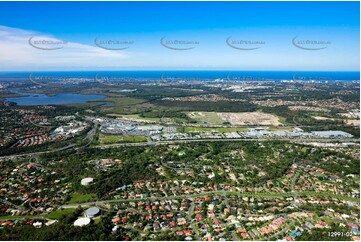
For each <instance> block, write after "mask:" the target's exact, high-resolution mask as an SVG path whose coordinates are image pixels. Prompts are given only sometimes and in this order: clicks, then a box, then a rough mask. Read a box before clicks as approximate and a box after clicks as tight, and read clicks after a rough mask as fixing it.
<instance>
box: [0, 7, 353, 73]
mask: <svg viewBox="0 0 361 242" xmlns="http://www.w3.org/2000/svg"><path fill="white" fill-rule="evenodd" d="M359 18H360V13H359V2H0V53H1V54H0V70H4V71H11V70H14V71H18V70H19V71H20V70H37V71H40V70H95V69H96V70H98V69H104V70H123V69H233V70H296V71H297V70H298V71H301V70H334V71H337V70H359V62H360V57H359V52H360V49H359V48H360V47H359V42H360V39H359V35H360V32H359V31H360V30H359V29H360V25H359ZM34 36H35V39H36V38H38V39H39V40H41V39H45V38H47V39H52V40H61V41H66V42H67V43H66V44H64V45H62V48H60V49H57V50H41V49H38V48H34V47H33V46H31V45H29V38H31V37H34ZM96 37H98V39H100V40H121V41H131V42H132V44H131V45H127V46H126V47H128V48H127V49H124V50H109V49H103V48H99V47H98V46H97V45H96V44H95V42H94V39H95V38H96ZM162 37H164V40H165V41H167V40H181V41H191V42H192V43H193V44H189V45H177V44H176V45H174V44H173V45H172V44H166V45H167V46H171V47H175V48H180V49H182V48H183V47H193V48H192V49H189V50H174V49H171V48H166V47H164V46H163V45H161V44H160V40H161V38H162ZM227 38H230V39H229V40H230V41H248V44H244V43H245V42H243V44H238V45H237V44H235V43H236V42H232V43H233V46H236V47H241V48H242V49H243V50H240V49H237V48H232V47H230V46H229V45H227V43H226V40H227ZM294 38H296V39H294ZM293 39H294V42H292V40H293ZM297 41H298V42H297ZM302 41H303V42H302ZM305 41H313V43H315V41H317V43H316V44H311V45H310V44H304V43H305ZM250 42H256V43H253V44H249V43H250ZM163 43H164V42H163ZM194 43H196V44H194ZM302 43H303V44H302ZM295 44H296V45H297V46H298V47H297V46H296V45H295ZM124 46H125V45H123V47H124ZM111 47H115V45H112V46H111ZM116 47H119V46H116ZM253 47H256V49H254V50H244V49H248V48H250V49H252V48H253ZM299 47H306V49H305V48H299ZM307 48H308V50H307ZM318 48H321V49H320V50H315V49H318ZM309 49H313V50H309Z"/></svg>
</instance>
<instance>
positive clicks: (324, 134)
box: [312, 131, 353, 139]
mask: <svg viewBox="0 0 361 242" xmlns="http://www.w3.org/2000/svg"><path fill="white" fill-rule="evenodd" d="M312 134H313V135H315V136H318V137H321V138H331V139H332V138H352V137H353V135H352V134H349V133H346V132H343V131H312Z"/></svg>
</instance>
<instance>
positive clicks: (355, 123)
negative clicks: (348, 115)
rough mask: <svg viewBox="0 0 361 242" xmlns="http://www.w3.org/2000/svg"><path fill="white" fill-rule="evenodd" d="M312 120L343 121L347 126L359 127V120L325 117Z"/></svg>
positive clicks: (316, 117)
mask: <svg viewBox="0 0 361 242" xmlns="http://www.w3.org/2000/svg"><path fill="white" fill-rule="evenodd" d="M314 119H316V120H335V121H336V120H338V121H344V122H345V123H346V124H347V125H350V126H359V125H360V120H359V119H339V118H327V117H321V116H315V117H314Z"/></svg>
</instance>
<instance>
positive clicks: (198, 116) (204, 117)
mask: <svg viewBox="0 0 361 242" xmlns="http://www.w3.org/2000/svg"><path fill="white" fill-rule="evenodd" d="M187 115H188V117H190V118H192V119H195V120H197V121H198V122H200V123H204V122H205V123H207V124H209V125H221V124H222V123H223V122H224V121H223V120H222V119H220V118H219V117H218V115H217V113H216V112H188V113H187Z"/></svg>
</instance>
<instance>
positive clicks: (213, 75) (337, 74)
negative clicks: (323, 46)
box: [0, 70, 360, 81]
mask: <svg viewBox="0 0 361 242" xmlns="http://www.w3.org/2000/svg"><path fill="white" fill-rule="evenodd" d="M30 74H32V76H33V77H54V78H57V77H59V78H71V77H79V78H81V77H83V78H94V77H95V76H96V75H97V74H98V76H99V77H102V78H103V77H108V78H113V77H114V78H132V79H133V78H139V79H150V80H156V79H162V78H163V79H172V78H174V79H178V78H179V79H180V78H185V79H186V78H188V79H224V80H226V79H229V80H276V81H277V80H292V79H295V80H330V81H332V80H344V81H350V80H360V72H358V71H227V70H217V71H214V70H212V71H210V70H184V71H183V70H164V71H162V70H155V71H153V70H152V71H148V70H147V71H138V70H134V71H133V70H132V71H56V72H55V71H48V72H0V80H16V79H18V80H27V79H28V78H29V75H30Z"/></svg>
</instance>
